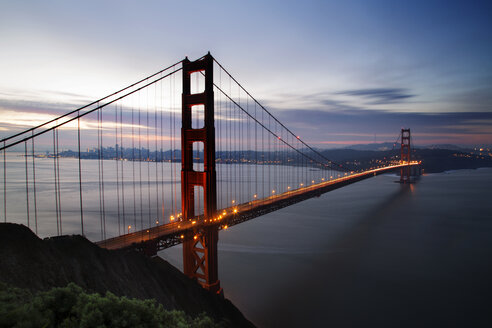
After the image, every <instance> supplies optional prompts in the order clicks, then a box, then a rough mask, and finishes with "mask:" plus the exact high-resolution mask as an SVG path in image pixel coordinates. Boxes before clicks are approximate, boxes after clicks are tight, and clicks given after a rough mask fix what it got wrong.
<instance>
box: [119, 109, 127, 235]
mask: <svg viewBox="0 0 492 328" xmlns="http://www.w3.org/2000/svg"><path fill="white" fill-rule="evenodd" d="M123 152H124V148H123V106H122V104H120V165H121V203H122V208H123V233H125V229H126V212H125V173H124V171H123V162H124V161H123V158H124V157H125V155H124V153H123Z"/></svg>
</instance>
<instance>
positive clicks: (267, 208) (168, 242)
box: [96, 162, 419, 254]
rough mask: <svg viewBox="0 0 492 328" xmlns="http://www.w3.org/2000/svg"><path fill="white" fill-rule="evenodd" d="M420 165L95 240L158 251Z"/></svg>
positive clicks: (340, 180)
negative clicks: (205, 231) (209, 228)
mask: <svg viewBox="0 0 492 328" xmlns="http://www.w3.org/2000/svg"><path fill="white" fill-rule="evenodd" d="M407 165H410V166H418V165H419V163H418V162H411V163H409V164H396V165H390V166H385V167H380V168H376V169H371V170H367V171H364V172H360V173H353V174H350V175H346V176H343V177H340V178H337V179H332V180H328V181H322V182H320V183H317V184H313V185H310V186H306V187H302V188H299V189H295V190H292V191H287V192H284V193H281V194H278V195H273V196H270V197H267V198H263V199H258V200H253V201H251V202H248V203H244V204H239V205H237V206H233V207H229V208H225V209H222V210H220V211H219V212H218V213H217V216H216V217H215V218H213V219H210V220H208V219H207V220H206V219H204V218H203V216H198V217H195V218H193V219H190V220H187V221H177V222H170V223H167V224H162V225H158V226H155V227H152V228H149V229H144V230H141V231H136V232H132V233H129V234H125V235H121V236H118V237H114V238H109V239H106V240H102V241H99V242H97V243H96V244H97V245H98V246H100V247H102V248H106V249H124V248H134V249H140V250H143V251H145V252H147V253H149V254H155V252H156V251H157V250H160V249H164V248H167V247H171V246H174V245H176V244H179V243H181V242H183V240H184V239H185V238H193V236H194V234H196V233H199V231H200V229H202V228H205V227H207V226H216V227H217V228H218V229H227V228H228V227H230V226H233V225H236V224H239V223H241V222H244V221H248V220H251V219H254V218H256V217H258V216H261V215H264V214H266V213H269V212H273V211H276V210H278V209H280V208H283V207H286V206H289V205H292V204H295V203H298V202H300V201H303V200H306V199H309V198H312V197H319V196H320V195H321V194H324V193H326V192H328V191H331V190H334V189H338V188H341V187H343V186H346V185H349V184H352V183H354V182H357V181H361V180H364V179H367V178H370V177H373V176H376V175H379V174H383V173H387V172H391V171H394V170H397V169H399V168H401V167H404V166H407Z"/></svg>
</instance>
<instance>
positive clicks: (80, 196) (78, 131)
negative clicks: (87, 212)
mask: <svg viewBox="0 0 492 328" xmlns="http://www.w3.org/2000/svg"><path fill="white" fill-rule="evenodd" d="M77 116H78V117H77V149H78V158H79V198H80V228H81V232H82V236H84V206H83V201H82V163H81V160H80V116H79V111H77ZM33 148H34V146H33ZM33 165H34V162H33ZM34 199H36V195H35V196H34Z"/></svg>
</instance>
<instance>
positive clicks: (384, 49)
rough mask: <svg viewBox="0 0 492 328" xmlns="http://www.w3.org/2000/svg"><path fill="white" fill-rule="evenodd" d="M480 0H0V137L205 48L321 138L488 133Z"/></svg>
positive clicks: (487, 60)
mask: <svg viewBox="0 0 492 328" xmlns="http://www.w3.org/2000/svg"><path fill="white" fill-rule="evenodd" d="M491 12H492V3H491V2H490V1H432V0H431V1H367V0H360V1H350V0H348V1H309V0H307V1H234V0H229V1H155V0H146V1H125V0H119V1H100V0H99V1H96V0H85V1H65V0H63V1H62V0H60V1H54V0H45V1H29V0H25V1H7V0H0V50H1V51H0V72H1V74H0V135H1V136H7V135H10V134H12V133H14V132H17V131H21V130H23V129H24V128H26V127H29V126H32V125H33V124H34V123H33V122H41V121H43V120H44V119H47V118H49V117H52V116H51V115H54V114H56V113H61V112H64V111H69V110H72V109H75V108H77V107H78V106H80V105H83V104H85V103H89V102H91V101H93V100H95V99H98V98H100V97H103V96H105V95H107V94H110V93H112V92H114V91H116V90H118V89H120V88H121V87H124V86H126V85H128V84H130V83H132V82H134V81H137V80H139V79H140V78H142V77H144V76H147V75H149V74H152V73H154V72H156V71H158V70H160V69H162V68H164V67H167V66H168V65H170V64H172V63H175V62H177V61H179V60H181V59H183V58H184V57H185V56H188V57H189V58H190V59H191V60H193V59H196V58H199V57H201V56H202V55H204V54H205V53H207V51H210V52H211V53H212V55H213V56H214V57H215V58H216V59H217V60H218V61H219V62H220V63H221V64H222V65H223V66H224V67H226V68H227V69H228V70H229V71H230V72H231V73H232V74H233V75H234V77H235V78H236V79H237V80H238V81H240V83H241V84H242V85H243V86H245V87H246V89H248V91H249V92H250V93H251V94H253V95H254V96H255V98H256V99H258V100H259V101H260V102H261V103H262V104H263V105H265V106H266V107H267V108H268V109H269V110H270V111H271V112H272V113H273V114H274V115H275V116H277V117H278V118H279V119H280V121H282V122H283V123H284V124H285V125H286V126H288V127H289V128H291V129H292V130H293V131H294V132H295V133H296V134H299V135H301V136H302V137H303V139H304V140H305V141H306V142H308V143H310V144H312V145H314V146H317V147H327V148H330V147H340V146H344V145H351V144H359V143H372V142H374V141H375V140H376V141H377V142H393V141H394V140H395V139H396V136H397V135H398V133H399V131H400V129H401V128H402V127H405V128H410V129H411V130H412V136H413V140H414V142H415V143H417V144H421V145H431V144H458V145H466V146H478V145H491V144H492V60H491V58H492V19H490V13H491Z"/></svg>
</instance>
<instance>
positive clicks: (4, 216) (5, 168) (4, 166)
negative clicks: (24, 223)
mask: <svg viewBox="0 0 492 328" xmlns="http://www.w3.org/2000/svg"><path fill="white" fill-rule="evenodd" d="M3 221H4V222H7V148H5V141H4V142H3Z"/></svg>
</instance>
